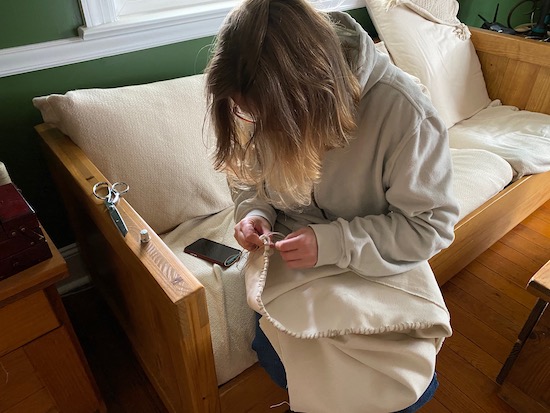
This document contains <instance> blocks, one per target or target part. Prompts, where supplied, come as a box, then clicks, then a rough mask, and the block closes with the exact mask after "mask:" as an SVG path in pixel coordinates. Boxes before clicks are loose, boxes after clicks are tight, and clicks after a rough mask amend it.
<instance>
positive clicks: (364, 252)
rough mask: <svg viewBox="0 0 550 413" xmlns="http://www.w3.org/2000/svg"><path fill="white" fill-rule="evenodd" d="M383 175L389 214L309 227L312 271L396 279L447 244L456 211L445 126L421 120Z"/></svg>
mask: <svg viewBox="0 0 550 413" xmlns="http://www.w3.org/2000/svg"><path fill="white" fill-rule="evenodd" d="M385 169H386V172H385V173H384V180H385V184H386V186H387V188H388V189H387V191H386V200H387V202H388V204H389V213H387V214H385V215H369V216H365V217H356V218H354V219H352V220H350V221H347V220H344V219H342V218H338V219H337V220H335V221H333V222H331V223H329V224H312V225H310V227H311V228H312V229H313V230H314V232H315V235H316V237H317V244H318V261H317V264H316V266H317V267H318V266H322V265H336V266H338V267H340V268H349V269H350V270H352V271H354V272H356V273H358V274H361V275H366V276H385V275H392V274H398V273H401V272H403V271H406V270H408V269H411V268H412V267H414V266H416V265H417V264H418V262H420V261H425V260H428V259H430V258H431V257H432V256H434V255H435V254H437V253H438V252H439V251H440V250H442V249H444V248H446V247H447V246H449V245H450V244H451V242H452V241H453V239H454V225H455V224H456V222H457V220H458V211H459V210H458V204H457V201H456V200H455V198H454V194H453V191H452V162H451V154H450V150H449V147H448V137H447V130H446V128H445V127H444V125H442V123H441V122H440V121H439V120H438V119H437V118H435V117H431V118H430V117H428V118H425V119H424V120H423V121H422V122H421V123H420V124H419V125H418V127H416V128H415V129H414V132H413V133H412V135H411V136H409V137H408V138H407V139H404V140H403V141H402V142H401V144H400V145H399V146H398V147H397V149H396V150H395V152H394V153H393V154H392V155H391V156H390V157H389V158H388V161H387V162H386V165H385Z"/></svg>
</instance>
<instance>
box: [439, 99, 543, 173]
mask: <svg viewBox="0 0 550 413" xmlns="http://www.w3.org/2000/svg"><path fill="white" fill-rule="evenodd" d="M449 145H450V146H451V147H452V148H459V149H460V148H477V149H484V150H487V151H490V152H492V153H494V154H496V155H499V156H500V157H502V158H504V159H505V160H506V161H508V162H509V163H510V165H511V166H512V168H513V169H514V180H517V179H519V178H521V177H522V176H524V175H531V174H537V173H541V172H546V171H548V170H550V115H546V114H544V113H538V112H530V111H527V110H519V109H518V108H516V107H514V106H502V105H500V101H498V100H496V101H495V102H494V103H493V105H491V106H489V107H488V108H485V109H483V110H482V111H481V112H479V113H477V114H476V115H475V116H473V117H471V118H470V119H466V120H464V121H462V122H460V123H457V124H456V125H454V126H453V127H452V128H451V129H449Z"/></svg>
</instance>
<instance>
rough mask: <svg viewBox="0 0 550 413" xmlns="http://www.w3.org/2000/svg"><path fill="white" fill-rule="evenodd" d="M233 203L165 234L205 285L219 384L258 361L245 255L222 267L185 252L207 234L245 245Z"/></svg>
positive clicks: (170, 243)
mask: <svg viewBox="0 0 550 413" xmlns="http://www.w3.org/2000/svg"><path fill="white" fill-rule="evenodd" d="M233 212H234V210H233V207H230V208H227V209H224V210H223V211H220V212H218V213H217V214H214V215H211V216H209V217H206V218H204V217H203V218H194V219H192V220H189V221H187V222H185V223H183V224H181V225H180V226H178V227H177V228H176V229H175V230H173V231H172V232H170V233H169V234H166V235H164V236H163V237H162V239H163V241H164V242H165V243H166V245H167V246H168V247H169V248H170V249H171V250H172V251H173V252H174V254H175V255H176V256H177V257H178V258H179V259H180V260H181V261H182V262H183V263H184V264H185V266H186V267H187V268H188V269H189V271H191V273H192V274H193V275H194V276H195V277H196V278H197V279H198V280H199V281H200V282H201V284H202V285H204V288H205V291H206V302H207V305H208V318H209V320H210V331H211V334H212V347H213V350H214V362H215V365H216V375H217V377H218V384H223V383H225V382H227V381H228V380H230V379H232V378H233V377H235V376H237V375H238V374H239V373H241V372H242V371H243V370H245V369H246V368H248V367H250V366H251V365H252V364H254V363H255V362H256V361H257V357H256V353H255V352H254V351H253V350H252V348H251V343H252V339H253V338H254V332H255V323H256V321H255V316H254V312H253V311H252V310H251V309H250V307H248V305H247V303H246V294H245V293H244V289H245V287H244V285H245V284H244V274H243V272H242V270H243V267H244V264H245V261H246V259H245V258H244V257H243V258H242V259H241V261H239V262H237V263H235V264H233V265H232V266H231V267H229V268H222V267H220V266H219V265H217V264H210V263H208V262H206V261H203V260H201V259H199V258H196V257H193V256H192V255H189V254H186V253H184V252H183V249H184V248H185V247H186V246H187V245H189V244H191V243H192V242H193V241H195V240H197V239H199V238H201V237H204V238H208V239H211V240H213V241H217V242H220V243H222V244H226V245H229V246H232V247H234V248H237V249H239V250H240V249H242V248H241V247H240V246H239V244H237V241H235V239H234V238H233V227H234V226H235V222H234V221H233Z"/></svg>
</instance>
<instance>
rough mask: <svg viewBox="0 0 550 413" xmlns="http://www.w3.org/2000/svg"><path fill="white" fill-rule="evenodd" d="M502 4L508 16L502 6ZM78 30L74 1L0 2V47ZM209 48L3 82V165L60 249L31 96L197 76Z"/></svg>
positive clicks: (488, 10)
mask: <svg viewBox="0 0 550 413" xmlns="http://www.w3.org/2000/svg"><path fill="white" fill-rule="evenodd" d="M460 3H461V11H460V14H459V16H460V17H461V19H462V21H464V22H465V23H467V24H471V25H474V26H480V25H481V19H479V18H478V17H477V14H478V13H481V14H482V15H484V16H485V17H486V18H491V17H492V15H493V14H494V8H495V5H496V3H497V2H496V1H484V2H479V1H474V0H469V1H464V0H463V1H461V2H460ZM500 3H501V13H502V16H505V15H506V14H507V11H506V10H505V7H504V5H505V2H504V1H500ZM506 3H508V2H506ZM509 4H510V5H511V4H515V2H509ZM505 13H506V14H505ZM350 14H352V15H353V16H354V17H355V18H356V19H357V20H358V21H359V22H360V23H361V24H362V25H363V26H364V27H365V28H366V29H367V30H368V31H369V33H371V34H375V32H374V29H373V27H372V23H371V22H370V19H369V16H368V14H367V12H366V9H364V8H363V9H358V10H353V11H350ZM500 20H501V21H502V19H500ZM81 24H82V18H81V17H80V13H79V8H78V1H77V0H48V1H44V0H24V1H21V0H2V1H1V2H0V49H2V48H7V47H13V46H20V45H25V44H32V43H39V42H43V41H50V40H56V39H60V38H68V37H72V36H75V35H76V31H77V28H78V26H80V25H81ZM211 42H212V38H204V39H198V40H193V41H189V42H183V43H178V44H174V45H170V46H163V47H157V48H154V49H149V50H144V51H139V52H134V53H127V54H124V55H120V56H115V57H109V58H102V59H97V60H94V61H91V62H84V63H78V64H72V65H67V66H62V67H58V68H52V69H47V70H41V71H37V72H31V73H25V74H20V75H14V76H9V77H4V78H0V114H1V115H0V161H2V162H4V163H5V164H6V166H7V168H8V171H9V172H10V175H11V177H12V180H13V181H14V183H15V184H16V185H17V186H18V187H19V188H20V189H21V190H22V192H23V194H24V195H25V197H26V198H27V200H28V201H29V203H30V204H31V205H32V206H33V207H34V209H35V210H36V212H37V215H38V217H39V219H40V220H41V222H42V224H43V225H44V227H45V228H46V230H47V231H48V232H49V233H50V235H51V236H52V238H53V240H54V243H55V244H56V245H57V246H58V247H62V246H65V245H68V244H70V243H72V242H74V236H73V234H72V233H71V232H70V230H69V227H68V225H67V220H66V217H65V210H64V208H63V205H62V203H61V200H60V199H59V195H58V190H57V189H56V188H55V187H54V185H53V183H52V181H51V178H50V175H49V172H48V170H47V167H46V163H45V160H44V158H43V155H42V149H41V147H40V141H39V138H38V136H37V134H36V132H35V131H34V129H33V127H34V126H35V125H37V124H39V123H41V121H42V119H41V116H40V113H39V112H38V110H36V109H35V108H34V107H33V106H32V98H33V97H35V96H42V95H47V94H50V93H65V92H66V91H68V90H71V89H82V88H89V87H115V86H123V85H129V84H138V83H146V82H152V81H157V80H165V79H171V78H175V77H180V76H188V75H192V74H196V73H200V72H202V70H203V68H204V66H205V64H206V61H207V57H208V55H207V54H208V47H207V46H208V45H209V44H211Z"/></svg>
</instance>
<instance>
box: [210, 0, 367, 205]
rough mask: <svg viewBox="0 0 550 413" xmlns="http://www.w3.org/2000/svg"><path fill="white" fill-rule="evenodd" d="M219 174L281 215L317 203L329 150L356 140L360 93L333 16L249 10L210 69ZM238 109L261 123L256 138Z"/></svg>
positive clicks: (270, 4) (286, 6)
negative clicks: (317, 187)
mask: <svg viewBox="0 0 550 413" xmlns="http://www.w3.org/2000/svg"><path fill="white" fill-rule="evenodd" d="M206 73H207V92H208V97H209V103H210V111H211V117H212V121H213V125H214V130H215V132H216V136H217V145H216V153H215V167H216V168H217V169H218V170H224V171H225V172H226V173H227V174H228V177H229V178H230V183H231V184H232V185H233V186H235V187H238V188H241V189H254V190H256V192H257V193H258V195H259V196H260V197H261V198H263V199H266V200H267V201H269V202H270V203H271V204H273V205H274V206H276V207H280V208H296V207H300V206H305V205H308V204H309V203H310V202H311V191H312V189H313V185H314V184H315V183H316V182H318V181H319V179H320V177H321V164H322V158H323V155H324V153H325V152H326V151H327V150H330V149H333V148H338V147H343V146H345V145H346V144H347V142H348V140H349V139H350V137H351V136H352V135H353V133H354V131H355V127H356V124H355V115H356V109H357V104H358V101H359V95H360V87H359V83H358V80H357V79H356V77H355V76H354V75H353V73H352V71H351V69H350V66H349V64H348V62H347V61H346V57H345V54H344V52H343V50H342V46H341V44H340V41H339V39H338V36H337V34H336V31H335V28H334V26H333V23H332V22H331V20H330V18H329V16H328V14H325V13H322V12H319V11H317V10H315V9H314V8H313V7H312V6H311V5H310V4H309V3H308V2H307V1H305V0H247V1H245V2H244V3H243V4H242V5H240V6H239V7H238V8H236V9H235V10H233V11H232V12H231V14H230V15H229V16H228V17H227V18H226V21H225V22H224V24H223V26H222V28H221V30H220V32H219V34H218V36H217V39H216V44H215V47H214V52H213V56H212V58H211V60H210V62H209V65H208V67H207V69H206ZM233 99H234V100H235V101H238V102H239V104H240V105H242V107H243V108H244V109H245V110H246V111H247V112H249V113H250V114H251V115H252V116H253V118H254V121H255V122H254V125H253V132H252V133H251V134H248V135H247V132H246V128H243V127H242V126H243V121H242V120H240V119H238V118H236V117H235V116H234V114H233V113H232V105H233V104H234V102H233Z"/></svg>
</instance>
